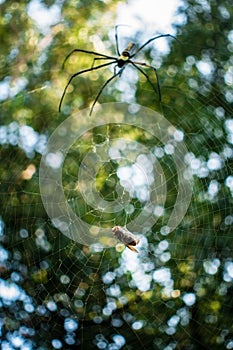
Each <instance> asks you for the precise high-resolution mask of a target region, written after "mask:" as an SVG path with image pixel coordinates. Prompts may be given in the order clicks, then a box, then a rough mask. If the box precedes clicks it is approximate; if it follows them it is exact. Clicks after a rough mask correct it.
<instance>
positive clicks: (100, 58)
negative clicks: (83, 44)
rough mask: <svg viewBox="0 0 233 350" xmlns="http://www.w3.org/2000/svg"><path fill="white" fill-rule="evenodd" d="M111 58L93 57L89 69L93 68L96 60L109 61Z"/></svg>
mask: <svg viewBox="0 0 233 350" xmlns="http://www.w3.org/2000/svg"><path fill="white" fill-rule="evenodd" d="M110 59H111V58H108V57H95V58H94V59H93V62H92V65H91V68H93V67H94V65H95V61H97V60H110Z"/></svg>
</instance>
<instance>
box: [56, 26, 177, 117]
mask: <svg viewBox="0 0 233 350" xmlns="http://www.w3.org/2000/svg"><path fill="white" fill-rule="evenodd" d="M117 28H118V26H116V27H115V40H116V51H117V54H118V56H117V57H114V56H108V55H104V54H101V53H99V52H95V51H88V50H83V49H74V50H73V51H71V52H70V53H69V54H68V55H67V56H66V58H65V60H64V63H63V67H64V65H65V63H66V61H67V60H68V58H69V57H70V56H71V55H73V53H75V52H83V53H86V54H90V55H93V56H95V57H94V60H93V64H92V66H91V68H88V69H84V70H81V71H79V72H77V73H74V74H73V75H72V76H71V77H70V79H69V80H68V82H67V84H66V86H65V89H64V91H63V94H62V97H61V100H60V103H59V112H60V111H61V106H62V102H63V99H64V97H65V94H66V90H67V88H68V86H69V85H70V83H71V82H72V80H73V79H74V78H75V77H77V76H79V75H81V74H84V73H87V72H91V71H93V70H97V69H100V68H104V67H107V66H109V65H112V64H114V65H115V66H114V74H113V75H112V76H111V77H110V78H109V79H108V80H107V81H106V82H105V83H104V85H103V86H102V87H101V89H100V91H99V92H98V94H97V96H96V98H95V100H94V102H93V104H92V106H91V109H90V115H91V114H92V111H93V108H94V106H95V104H96V102H97V101H98V98H99V97H100V95H101V93H102V91H103V90H104V88H105V87H106V85H108V84H109V83H110V82H111V81H112V80H113V79H114V78H116V77H117V76H119V77H120V76H121V74H122V72H123V70H124V69H125V67H126V65H127V64H131V65H132V66H133V67H134V68H136V69H137V70H138V71H139V72H140V73H141V74H142V75H144V77H145V78H146V79H147V81H148V83H149V84H150V85H151V87H152V88H153V90H154V92H155V93H156V94H158V97H159V102H161V92H160V85H159V79H158V75H157V70H156V68H155V67H153V66H151V65H149V64H147V63H144V62H136V61H133V60H132V58H133V57H134V56H135V55H136V54H137V53H138V52H139V51H141V50H142V49H143V48H144V47H145V46H147V45H148V44H149V43H150V42H152V41H154V40H156V39H159V38H163V37H172V38H174V39H176V38H175V37H174V36H172V35H171V34H162V35H158V36H155V37H153V38H151V39H149V40H147V41H146V42H145V43H144V44H143V45H142V46H140V47H139V48H138V49H137V50H136V51H133V49H134V47H135V44H134V43H133V42H130V43H129V44H128V46H127V47H126V48H125V50H124V51H122V53H121V54H120V51H119V46H118V32H117ZM99 60H107V61H110V62H107V63H103V64H100V65H98V66H95V62H96V61H99ZM142 67H143V68H150V69H152V70H153V71H154V73H155V77H156V82H157V84H156V85H155V84H154V83H153V82H152V81H151V79H150V77H149V76H148V74H147V73H146V72H145V71H144V69H143V68H142ZM117 68H119V69H118V70H117Z"/></svg>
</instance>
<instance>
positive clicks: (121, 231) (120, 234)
mask: <svg viewBox="0 0 233 350" xmlns="http://www.w3.org/2000/svg"><path fill="white" fill-rule="evenodd" d="M112 233H113V235H114V236H115V237H116V238H117V239H119V241H121V242H122V243H123V244H124V245H125V246H126V247H128V248H129V249H130V250H132V251H133V252H135V253H138V251H137V249H136V248H134V246H135V245H137V244H138V243H139V241H140V240H139V239H138V238H137V237H136V236H135V235H134V234H133V233H131V232H130V231H129V230H127V228H125V227H122V226H114V227H113V228H112Z"/></svg>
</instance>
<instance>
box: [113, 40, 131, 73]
mask: <svg viewBox="0 0 233 350" xmlns="http://www.w3.org/2000/svg"><path fill="white" fill-rule="evenodd" d="M134 46H135V44H134V43H129V45H128V46H127V48H126V49H125V50H124V51H123V52H122V54H121V55H120V56H119V57H118V59H117V66H118V67H119V68H123V67H124V65H125V64H126V63H128V62H129V60H130V57H131V56H130V51H132V49H133V47H134Z"/></svg>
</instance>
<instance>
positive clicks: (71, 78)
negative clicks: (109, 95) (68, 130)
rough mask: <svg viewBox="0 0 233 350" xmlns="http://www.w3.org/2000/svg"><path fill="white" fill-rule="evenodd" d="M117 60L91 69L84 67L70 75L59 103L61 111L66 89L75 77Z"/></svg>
mask: <svg viewBox="0 0 233 350" xmlns="http://www.w3.org/2000/svg"><path fill="white" fill-rule="evenodd" d="M115 62H116V59H115V58H114V61H112V62H108V63H104V64H101V65H100V66H96V67H92V68H89V69H84V70H81V71H80V72H77V73H75V74H73V75H72V76H71V77H70V79H69V80H68V83H67V84H66V86H65V89H64V91H63V94H62V97H61V100H60V103H59V108H58V110H59V112H61V106H62V102H63V99H64V97H65V94H66V90H67V88H68V86H69V85H70V83H71V81H72V80H73V79H74V78H75V77H77V76H78V75H80V74H83V73H86V72H91V71H92V70H96V69H99V68H103V67H106V66H109V65H110V64H113V63H115Z"/></svg>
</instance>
